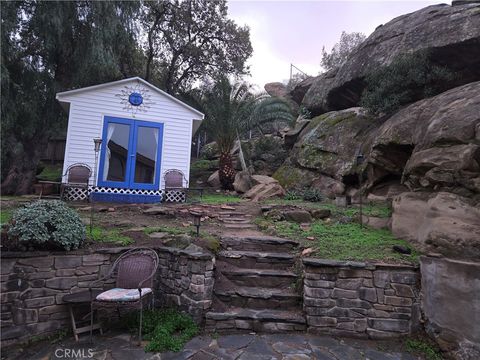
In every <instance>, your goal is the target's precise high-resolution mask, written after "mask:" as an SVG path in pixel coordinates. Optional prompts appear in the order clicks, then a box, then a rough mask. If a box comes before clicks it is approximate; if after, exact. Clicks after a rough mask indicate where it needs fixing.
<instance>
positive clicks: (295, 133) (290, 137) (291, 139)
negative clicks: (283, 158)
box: [283, 116, 310, 149]
mask: <svg viewBox="0 0 480 360" xmlns="http://www.w3.org/2000/svg"><path fill="white" fill-rule="evenodd" d="M308 124H310V119H305V118H303V116H299V117H298V119H297V121H296V122H295V126H294V128H293V129H290V130H289V131H287V132H286V133H285V135H284V136H283V140H284V142H285V146H286V147H287V148H289V149H290V148H291V147H292V146H293V145H295V142H296V141H297V139H298V137H299V136H300V134H301V133H302V131H303V129H305V127H306V126H307V125H308Z"/></svg>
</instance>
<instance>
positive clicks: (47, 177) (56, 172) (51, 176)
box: [37, 164, 62, 181]
mask: <svg viewBox="0 0 480 360" xmlns="http://www.w3.org/2000/svg"><path fill="white" fill-rule="evenodd" d="M61 177H62V165H51V164H45V167H44V168H43V170H42V172H41V173H40V174H38V175H37V179H38V180H43V181H59V180H60V179H61Z"/></svg>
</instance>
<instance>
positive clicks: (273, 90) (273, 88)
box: [264, 82, 298, 114]
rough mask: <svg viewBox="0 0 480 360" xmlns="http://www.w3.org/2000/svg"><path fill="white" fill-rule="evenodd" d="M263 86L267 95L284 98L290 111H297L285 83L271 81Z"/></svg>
mask: <svg viewBox="0 0 480 360" xmlns="http://www.w3.org/2000/svg"><path fill="white" fill-rule="evenodd" d="M264 88H265V91H266V92H267V94H268V95H270V96H272V97H278V98H280V99H283V100H285V101H286V102H287V103H288V105H289V106H290V108H291V109H292V112H293V113H295V114H296V113H298V104H297V103H296V102H295V101H293V99H292V96H291V95H290V93H289V92H288V89H287V87H286V86H285V84H283V83H281V82H273V83H268V84H265V86H264Z"/></svg>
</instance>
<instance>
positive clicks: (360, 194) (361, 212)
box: [357, 154, 365, 229]
mask: <svg viewBox="0 0 480 360" xmlns="http://www.w3.org/2000/svg"><path fill="white" fill-rule="evenodd" d="M364 160H365V156H363V155H362V154H358V155H357V171H358V186H359V188H358V194H359V196H360V228H361V229H363V199H362V171H361V169H360V166H361V165H362V164H363V161H364Z"/></svg>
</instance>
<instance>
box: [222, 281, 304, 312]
mask: <svg viewBox="0 0 480 360" xmlns="http://www.w3.org/2000/svg"><path fill="white" fill-rule="evenodd" d="M214 292H215V296H216V297H217V299H218V300H220V301H221V302H222V303H223V304H225V305H226V306H227V307H241V308H249V309H273V310H280V309H282V310H295V309H296V310H300V309H301V302H302V297H301V296H300V295H298V294H297V293H295V292H294V291H293V290H292V289H288V288H287V289H272V288H262V287H238V288H236V289H228V290H227V289H222V288H216V289H215V290H214Z"/></svg>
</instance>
